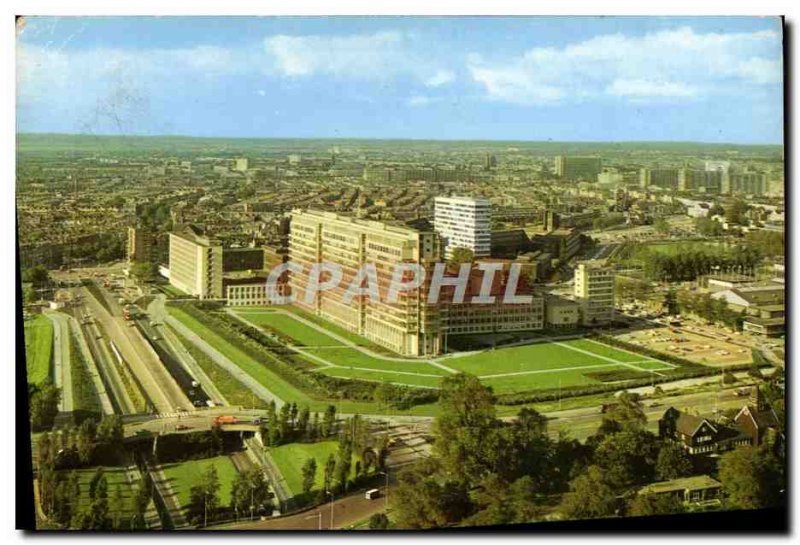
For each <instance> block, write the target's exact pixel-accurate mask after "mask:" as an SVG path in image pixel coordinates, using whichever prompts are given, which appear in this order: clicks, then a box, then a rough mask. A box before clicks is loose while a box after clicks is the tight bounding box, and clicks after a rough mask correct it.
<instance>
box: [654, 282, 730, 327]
mask: <svg viewBox="0 0 800 545" xmlns="http://www.w3.org/2000/svg"><path fill="white" fill-rule="evenodd" d="M665 308H667V309H668V312H670V313H672V314H678V312H686V313H690V314H694V315H696V316H699V317H701V318H703V319H704V320H707V321H709V322H717V323H721V324H725V325H726V326H727V327H729V328H731V329H735V330H737V331H741V330H742V323H743V322H744V318H745V312H744V311H741V312H737V311H735V310H731V309H730V308H729V307H728V303H727V302H726V301H725V300H724V299H714V298H713V297H711V294H709V293H691V292H688V291H681V292H678V293H677V294H676V293H675V292H672V291H670V292H667V295H666V298H665ZM673 311H675V312H673Z"/></svg>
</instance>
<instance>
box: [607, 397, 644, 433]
mask: <svg viewBox="0 0 800 545" xmlns="http://www.w3.org/2000/svg"><path fill="white" fill-rule="evenodd" d="M607 418H608V419H609V420H613V421H615V422H617V423H618V424H619V425H620V427H621V428H622V429H624V430H625V429H628V430H640V429H643V428H644V426H645V425H646V424H647V415H646V414H645V413H644V407H642V400H641V396H640V395H639V394H631V393H629V392H627V391H623V392H622V393H621V394H619V395H618V396H617V401H616V403H615V404H614V406H613V407H612V408H611V410H610V411H609V412H608V414H607Z"/></svg>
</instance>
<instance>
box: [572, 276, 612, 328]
mask: <svg viewBox="0 0 800 545" xmlns="http://www.w3.org/2000/svg"><path fill="white" fill-rule="evenodd" d="M574 278H575V287H574V289H575V291H574V294H575V301H577V302H578V304H579V305H580V310H581V323H582V324H583V325H585V326H594V325H604V324H607V323H609V322H611V321H612V320H613V319H614V271H613V269H611V268H610V267H606V266H605V265H603V264H602V263H601V262H596V261H584V262H581V263H579V264H578V266H577V267H576V268H575V277H574Z"/></svg>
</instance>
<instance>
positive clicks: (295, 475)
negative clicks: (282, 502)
mask: <svg viewBox="0 0 800 545" xmlns="http://www.w3.org/2000/svg"><path fill="white" fill-rule="evenodd" d="M337 448H338V442H336V441H320V442H319V443H290V444H288V445H281V446H279V447H275V448H272V449H270V454H271V455H272V459H273V460H275V464H276V465H277V466H278V469H280V471H281V474H282V475H283V478H284V479H286V484H287V485H288V486H289V490H291V491H292V494H294V495H297V494H302V493H303V464H305V463H306V460H308V459H309V458H314V459H315V460H316V461H317V473H316V476H315V479H314V488H313V489H314V490H319V489H321V488H323V486H324V484H325V463H326V462H327V461H328V456H330V455H331V454H333V455H334V456H335V455H336V449H337ZM356 458H357V457H356V456H355V455H354V456H353V463H352V466H351V477H352V476H354V475H355V463H356Z"/></svg>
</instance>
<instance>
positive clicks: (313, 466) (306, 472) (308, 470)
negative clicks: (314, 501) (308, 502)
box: [301, 458, 317, 494]
mask: <svg viewBox="0 0 800 545" xmlns="http://www.w3.org/2000/svg"><path fill="white" fill-rule="evenodd" d="M301 473H302V475H303V493H304V494H308V493H309V492H311V489H312V488H313V487H314V480H315V479H316V477H317V461H316V460H315V459H314V458H309V459H308V460H306V463H305V464H303V469H302V471H301Z"/></svg>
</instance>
